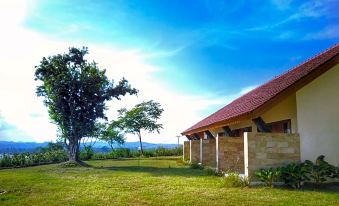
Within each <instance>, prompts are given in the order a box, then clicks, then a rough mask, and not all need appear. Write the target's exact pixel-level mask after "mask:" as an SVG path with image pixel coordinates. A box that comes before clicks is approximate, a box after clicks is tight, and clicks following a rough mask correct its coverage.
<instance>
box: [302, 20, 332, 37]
mask: <svg viewBox="0 0 339 206" xmlns="http://www.w3.org/2000/svg"><path fill="white" fill-rule="evenodd" d="M304 39H305V40H315V39H316V40H324V39H339V24H338V25H332V26H328V27H325V28H324V29H321V30H320V31H318V32H314V33H308V34H306V35H305V38H304Z"/></svg>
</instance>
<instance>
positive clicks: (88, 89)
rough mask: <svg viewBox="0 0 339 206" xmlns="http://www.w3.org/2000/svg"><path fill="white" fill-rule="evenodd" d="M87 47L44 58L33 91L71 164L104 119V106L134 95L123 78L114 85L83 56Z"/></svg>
mask: <svg viewBox="0 0 339 206" xmlns="http://www.w3.org/2000/svg"><path fill="white" fill-rule="evenodd" d="M86 54H88V49H87V48H85V47H84V48H82V49H78V48H69V51H68V53H64V54H57V55H54V56H50V57H47V58H45V57H43V58H42V60H41V62H40V64H39V65H38V66H36V67H35V68H36V71H35V80H37V81H40V83H41V84H40V85H39V86H38V87H37V89H36V93H37V95H38V96H42V97H44V104H45V105H46V106H47V107H48V113H49V116H50V118H51V119H52V121H53V122H54V123H55V124H56V125H57V126H58V130H59V135H60V136H61V137H62V138H63V139H64V140H65V143H66V145H67V149H68V151H69V160H70V161H79V147H80V142H81V139H82V138H83V137H87V136H90V135H92V134H93V131H95V130H96V129H97V128H96V123H97V121H98V119H105V120H106V119H107V118H106V116H105V113H104V111H105V110H106V107H105V103H106V101H109V100H111V99H113V98H115V99H118V100H120V97H121V96H124V95H126V94H127V93H129V94H136V93H137V90H136V89H134V88H132V87H131V86H130V85H129V84H128V81H127V80H126V79H122V80H120V81H119V82H118V83H117V84H114V81H113V80H112V81H110V80H109V79H108V78H107V76H106V74H105V72H106V70H102V69H99V68H98V66H97V64H96V63H95V62H88V61H87V60H86V59H85V58H84V57H85V55H86Z"/></svg>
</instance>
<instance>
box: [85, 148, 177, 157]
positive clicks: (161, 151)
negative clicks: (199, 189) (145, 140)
mask: <svg viewBox="0 0 339 206" xmlns="http://www.w3.org/2000/svg"><path fill="white" fill-rule="evenodd" d="M180 155H182V147H176V148H171V149H167V148H164V147H159V148H157V149H146V150H144V154H143V157H160V156H180ZM135 157H140V151H138V150H130V149H128V148H117V149H113V150H112V151H111V152H109V153H95V152H93V150H86V148H85V149H83V150H82V151H81V152H80V159H81V160H102V159H117V158H135Z"/></svg>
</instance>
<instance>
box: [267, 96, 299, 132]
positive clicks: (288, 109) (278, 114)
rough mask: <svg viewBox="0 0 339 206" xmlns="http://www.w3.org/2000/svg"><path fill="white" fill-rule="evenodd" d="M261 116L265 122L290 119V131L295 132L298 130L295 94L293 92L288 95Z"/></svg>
mask: <svg viewBox="0 0 339 206" xmlns="http://www.w3.org/2000/svg"><path fill="white" fill-rule="evenodd" d="M261 117H262V119H263V120H264V121H265V122H266V123H270V122H277V121H281V120H286V119H291V129H292V133H296V132H297V131H298V128H297V106H296V95H295V94H293V95H290V96H288V97H287V98H286V99H284V100H283V101H281V102H280V103H278V104H277V105H275V106H273V107H272V108H271V109H270V110H268V111H266V112H265V113H264V114H262V115H261Z"/></svg>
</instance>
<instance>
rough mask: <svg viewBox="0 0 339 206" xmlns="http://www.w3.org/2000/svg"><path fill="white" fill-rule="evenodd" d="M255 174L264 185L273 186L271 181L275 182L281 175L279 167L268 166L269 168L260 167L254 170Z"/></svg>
mask: <svg viewBox="0 0 339 206" xmlns="http://www.w3.org/2000/svg"><path fill="white" fill-rule="evenodd" d="M255 175H256V176H257V177H258V178H259V179H260V181H262V182H263V183H264V184H265V185H266V186H269V187H273V183H274V182H276V181H277V180H278V179H279V177H280V175H281V169H280V168H279V167H278V168H269V169H260V170H258V171H256V172H255Z"/></svg>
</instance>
